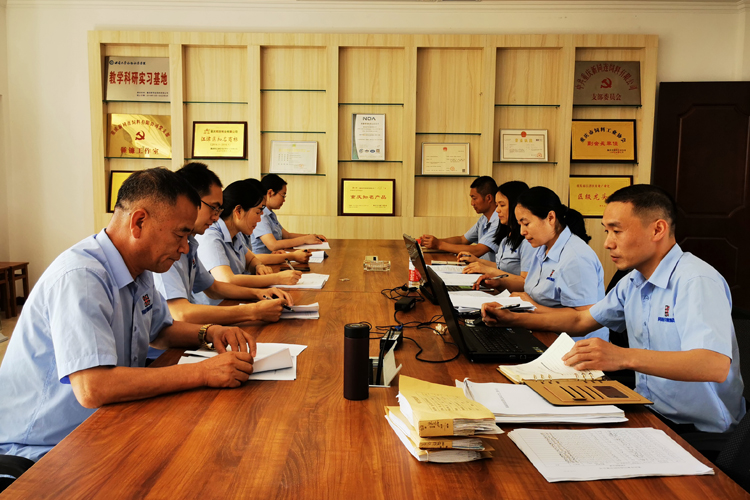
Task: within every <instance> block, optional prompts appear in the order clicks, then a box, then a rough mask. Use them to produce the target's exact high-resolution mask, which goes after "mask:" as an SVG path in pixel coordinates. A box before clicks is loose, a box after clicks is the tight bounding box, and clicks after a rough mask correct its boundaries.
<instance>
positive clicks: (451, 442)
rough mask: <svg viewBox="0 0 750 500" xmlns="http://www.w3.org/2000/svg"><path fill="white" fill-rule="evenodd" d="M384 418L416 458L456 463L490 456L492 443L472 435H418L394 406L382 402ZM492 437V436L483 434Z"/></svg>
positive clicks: (494, 437)
mask: <svg viewBox="0 0 750 500" xmlns="http://www.w3.org/2000/svg"><path fill="white" fill-rule="evenodd" d="M385 412H386V413H385V418H386V420H387V421H388V424H389V425H390V426H391V428H392V429H393V430H394V432H395V433H396V435H397V436H398V438H399V439H400V440H401V442H402V443H403V444H404V446H406V449H407V450H409V453H411V454H412V455H413V456H414V458H416V459H417V460H419V461H420V462H436V463H458V462H471V461H474V460H479V459H481V458H490V457H491V456H492V455H491V453H490V451H492V447H490V446H489V445H488V444H486V443H485V442H484V441H483V440H482V439H479V438H474V437H465V438H457V437H452V436H448V437H442V438H438V437H432V438H423V437H419V433H418V432H417V430H416V429H415V428H414V427H412V426H411V424H410V423H409V422H408V421H407V419H406V417H404V415H403V414H402V413H401V410H400V409H399V407H398V406H386V407H385ZM487 437H488V438H493V439H496V436H487Z"/></svg>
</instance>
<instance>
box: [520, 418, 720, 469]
mask: <svg viewBox="0 0 750 500" xmlns="http://www.w3.org/2000/svg"><path fill="white" fill-rule="evenodd" d="M508 437H510V438H511V439H512V440H513V442H514V443H516V445H517V446H518V448H519V449H520V450H521V451H522V452H523V453H524V454H525V455H526V457H527V458H528V459H529V460H530V461H531V463H532V464H534V467H536V468H537V470H538V471H539V472H540V473H541V474H542V475H543V476H544V478H545V479H546V480H547V481H549V482H551V483H553V482H557V481H592V480H598V479H616V478H629V477H646V476H687V475H706V474H708V475H712V474H713V473H714V471H713V469H711V468H710V467H706V466H705V465H703V464H702V463H700V462H699V461H698V460H697V459H696V458H695V457H693V456H692V455H691V454H690V453H688V452H687V451H686V450H685V449H683V448H682V447H681V446H680V445H678V444H677V443H676V442H674V441H673V440H672V439H671V438H670V437H669V436H667V434H666V433H664V431H661V430H658V429H652V428H640V429H585V430H571V429H565V430H546V429H516V430H514V431H511V432H510V433H508Z"/></svg>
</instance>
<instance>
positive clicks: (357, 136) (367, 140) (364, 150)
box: [352, 113, 385, 161]
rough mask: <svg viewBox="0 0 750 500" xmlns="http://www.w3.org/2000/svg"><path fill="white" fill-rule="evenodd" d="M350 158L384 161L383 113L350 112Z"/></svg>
mask: <svg viewBox="0 0 750 500" xmlns="http://www.w3.org/2000/svg"><path fill="white" fill-rule="evenodd" d="M352 160H354V161H385V115H384V114H363V113H355V114H352Z"/></svg>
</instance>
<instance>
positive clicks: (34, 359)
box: [0, 230, 172, 461]
mask: <svg viewBox="0 0 750 500" xmlns="http://www.w3.org/2000/svg"><path fill="white" fill-rule="evenodd" d="M171 324H172V317H171V316H170V314H169V310H168V309H167V307H166V304H165V303H164V301H163V299H162V298H161V295H159V292H157V291H156V288H155V287H154V280H153V277H152V274H151V273H150V272H148V271H147V272H144V273H143V274H141V275H139V276H138V277H136V278H135V280H134V279H133V278H132V276H131V275H130V272H129V271H128V268H127V267H126V265H125V262H124V261H123V259H122V256H121V255H120V252H118V251H117V248H115V246H114V245H113V244H112V241H111V240H110V239H109V237H108V236H107V234H106V232H104V230H102V231H101V232H100V233H99V234H96V235H93V236H90V237H88V238H86V239H85V240H83V241H81V242H80V243H78V244H76V245H74V246H73V247H71V248H70V249H68V250H66V251H65V252H63V253H62V254H61V255H60V256H59V257H57V259H55V260H54V261H53V262H52V264H50V266H49V267H48V268H47V270H46V271H45V272H44V274H42V276H41V278H39V281H38V282H37V284H36V285H35V286H34V289H33V290H32V291H31V294H29V298H28V301H27V302H26V304H25V305H24V307H23V312H22V313H21V316H20V318H19V319H18V323H17V324H16V327H15V329H14V331H13V337H12V338H11V340H10V343H9V345H8V351H7V352H6V354H5V359H4V360H3V363H2V366H0V422H2V424H1V425H0V454H8V455H18V456H22V457H26V458H29V459H31V460H34V461H36V460H39V458H41V457H42V456H43V455H44V454H45V453H47V452H48V451H49V450H50V449H52V447H53V446H55V445H56V444H57V443H59V442H60V441H61V440H62V439H63V438H64V437H65V436H67V435H68V434H70V432H71V431H73V429H75V428H76V427H78V426H79V425H80V424H81V423H82V422H83V421H84V420H86V419H87V418H88V417H89V416H90V415H91V414H93V413H94V411H95V410H92V409H88V408H84V407H83V406H81V404H80V403H79V402H78V400H77V399H76V397H75V395H74V394H73V388H72V387H71V386H70V381H69V380H68V376H69V375H70V374H71V373H75V372H78V371H81V370H86V369H88V368H94V367H97V366H128V367H131V366H140V367H142V366H144V365H145V362H146V351H147V349H148V344H149V342H151V341H153V340H154V339H155V338H156V337H157V335H158V334H159V332H161V330H162V329H164V328H165V327H167V326H169V325H171Z"/></svg>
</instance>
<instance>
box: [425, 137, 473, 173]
mask: <svg viewBox="0 0 750 500" xmlns="http://www.w3.org/2000/svg"><path fill="white" fill-rule="evenodd" d="M422 174H423V175H469V143H468V142H448V143H439V142H423V143H422Z"/></svg>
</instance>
